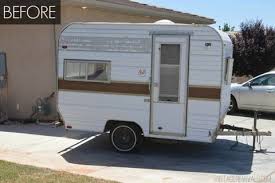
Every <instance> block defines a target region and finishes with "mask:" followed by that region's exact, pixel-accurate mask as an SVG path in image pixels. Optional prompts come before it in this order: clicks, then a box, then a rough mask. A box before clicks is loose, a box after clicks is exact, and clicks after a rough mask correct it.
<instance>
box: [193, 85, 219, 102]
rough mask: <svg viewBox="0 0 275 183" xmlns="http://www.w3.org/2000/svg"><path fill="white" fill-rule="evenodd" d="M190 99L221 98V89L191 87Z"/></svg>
mask: <svg viewBox="0 0 275 183" xmlns="http://www.w3.org/2000/svg"><path fill="white" fill-rule="evenodd" d="M189 97H190V98H203V99H215V100H219V99H220V98H221V89H220V88H204V87H189Z"/></svg>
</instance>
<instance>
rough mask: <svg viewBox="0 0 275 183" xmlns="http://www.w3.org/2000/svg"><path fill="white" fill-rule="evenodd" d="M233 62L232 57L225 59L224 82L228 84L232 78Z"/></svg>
mask: <svg viewBox="0 0 275 183" xmlns="http://www.w3.org/2000/svg"><path fill="white" fill-rule="evenodd" d="M233 64H234V59H233V58H227V59H226V66H225V67H226V68H225V77H224V80H225V84H226V85H228V84H230V83H231V79H232V74H233Z"/></svg>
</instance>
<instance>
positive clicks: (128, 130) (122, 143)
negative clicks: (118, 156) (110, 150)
mask: <svg viewBox="0 0 275 183" xmlns="http://www.w3.org/2000/svg"><path fill="white" fill-rule="evenodd" d="M110 140H111V143H112V145H113V147H114V148H115V149H116V150H117V151H120V152H131V151H134V150H135V149H136V148H137V147H138V146H139V145H140V142H141V141H142V135H141V132H140V130H138V129H137V128H135V126H133V125H125V124H123V125H118V126H116V127H115V128H114V129H112V130H111V133H110Z"/></svg>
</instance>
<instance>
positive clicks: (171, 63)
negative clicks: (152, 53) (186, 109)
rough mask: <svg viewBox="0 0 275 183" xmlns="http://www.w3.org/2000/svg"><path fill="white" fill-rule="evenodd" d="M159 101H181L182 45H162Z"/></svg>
mask: <svg viewBox="0 0 275 183" xmlns="http://www.w3.org/2000/svg"><path fill="white" fill-rule="evenodd" d="M160 50H161V58H160V59H161V64H160V93H159V101H165V102H178V101H179V76H180V70H179V69H180V45H179V44H162V45H161V48H160Z"/></svg>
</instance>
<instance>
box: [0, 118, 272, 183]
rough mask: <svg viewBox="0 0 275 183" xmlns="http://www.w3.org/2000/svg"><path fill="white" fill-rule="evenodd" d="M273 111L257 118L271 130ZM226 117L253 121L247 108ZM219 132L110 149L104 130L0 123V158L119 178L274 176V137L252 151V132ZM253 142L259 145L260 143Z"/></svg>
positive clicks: (222, 179) (243, 178)
mask: <svg viewBox="0 0 275 183" xmlns="http://www.w3.org/2000/svg"><path fill="white" fill-rule="evenodd" d="M274 120H275V116H274V115H264V116H262V119H260V120H259V122H258V124H259V125H258V126H259V129H261V130H269V131H272V132H273V134H275V121H274ZM226 123H228V124H235V125H237V126H243V127H249V128H251V127H252V124H253V118H251V117H250V115H249V113H246V114H244V115H243V114H241V115H239V116H227V117H226ZM238 140H239V141H240V143H239V145H238V146H236V147H235V148H233V149H231V147H232V145H234V143H235V137H220V138H219V139H218V140H217V142H216V143H214V144H209V145H207V144H194V143H167V142H166V143H164V142H156V141H151V140H147V141H146V142H145V144H144V146H143V148H142V150H141V151H140V152H137V153H134V154H121V153H117V152H114V151H113V149H112V147H111V146H110V144H109V141H108V136H106V135H97V134H87V133H81V132H68V133H67V132H66V131H65V130H64V129H63V128H62V127H60V128H52V126H50V125H46V126H45V125H36V124H29V125H22V124H10V125H0V159H2V160H7V161H11V162H16V163H20V164H27V165H34V166H38V167H45V168H50V169H55V170H62V171H68V172H72V173H77V174H83V175H88V176H93V177H97V178H103V179H109V180H116V181H119V182H150V183H153V182H165V183H166V182H173V183H174V182H189V183H192V182H194V183H196V182H275V138H274V136H272V137H265V138H264V139H259V140H260V141H262V140H263V141H262V144H261V147H262V149H266V151H264V152H261V153H260V152H258V153H252V152H251V151H249V149H250V148H251V146H250V145H251V144H252V142H251V138H246V137H240V138H239V139H238ZM257 148H260V147H259V146H258V147H257Z"/></svg>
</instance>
